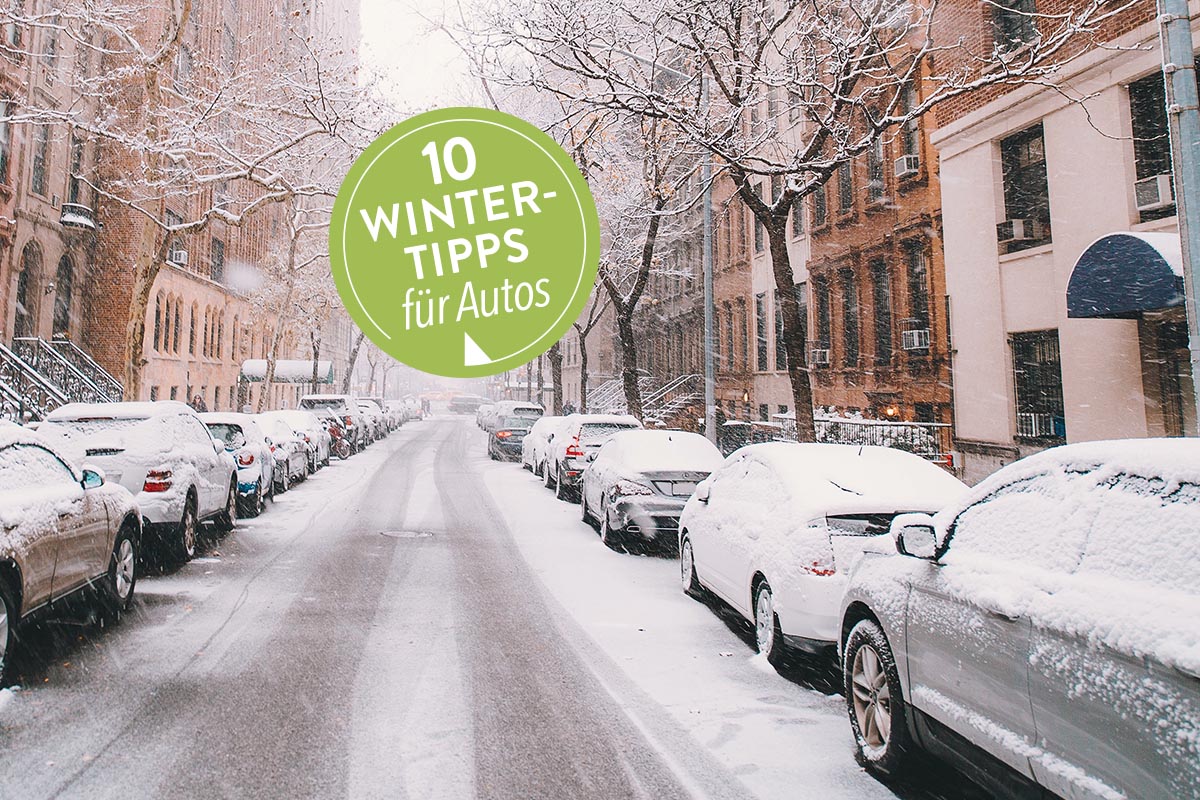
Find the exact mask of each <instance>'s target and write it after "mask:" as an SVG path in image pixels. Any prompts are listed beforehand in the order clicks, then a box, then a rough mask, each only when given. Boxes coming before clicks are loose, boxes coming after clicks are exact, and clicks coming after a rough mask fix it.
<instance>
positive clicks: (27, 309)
mask: <svg viewBox="0 0 1200 800" xmlns="http://www.w3.org/2000/svg"><path fill="white" fill-rule="evenodd" d="M41 274H42V253H41V251H40V250H39V249H38V248H37V245H35V244H34V243H33V242H29V243H28V244H26V245H25V249H24V250H22V251H21V274H20V275H18V276H17V297H16V305H15V307H14V308H13V312H14V315H15V317H16V319H14V320H13V336H15V337H18V338H20V337H22V336H33V332H34V329H35V328H36V326H37V316H36V313H37V297H36V294H35V292H34V290H33V289H32V288H31V287H32V286H36V285H37V283H38V282H40V281H39V278H40V277H41ZM30 295H34V296H32V297H31V296H30Z"/></svg>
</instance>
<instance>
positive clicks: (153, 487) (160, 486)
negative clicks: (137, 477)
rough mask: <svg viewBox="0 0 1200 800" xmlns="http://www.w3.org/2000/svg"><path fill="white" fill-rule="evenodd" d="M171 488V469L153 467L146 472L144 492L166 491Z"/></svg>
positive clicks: (143, 485)
mask: <svg viewBox="0 0 1200 800" xmlns="http://www.w3.org/2000/svg"><path fill="white" fill-rule="evenodd" d="M170 488H171V470H169V469H152V470H150V471H149V472H147V473H146V481H145V482H144V483H143V484H142V491H143V492H165V491H167V490H168V489H170Z"/></svg>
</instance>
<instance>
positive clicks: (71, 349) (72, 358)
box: [50, 339, 125, 403]
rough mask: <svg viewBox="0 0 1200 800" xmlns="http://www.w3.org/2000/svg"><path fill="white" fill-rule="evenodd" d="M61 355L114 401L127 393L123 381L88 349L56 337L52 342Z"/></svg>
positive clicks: (51, 344)
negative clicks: (98, 361) (114, 375)
mask: <svg viewBox="0 0 1200 800" xmlns="http://www.w3.org/2000/svg"><path fill="white" fill-rule="evenodd" d="M50 346H51V347H53V348H54V349H55V350H56V351H57V352H58V354H59V355H61V356H62V357H63V358H65V359H66V360H67V361H69V362H71V364H72V365H73V366H74V367H75V369H77V370H79V371H80V372H82V373H83V374H84V375H86V376H87V377H88V379H89V380H91V382H92V383H94V384H95V385H96V386H98V387H100V391H101V392H102V393H103V394H104V396H105V397H107V398H108V399H109V400H110V401H112V402H114V403H115V402H117V401H119V400H121V398H122V397H124V395H125V387H124V386H122V385H121V382H120V381H119V380H117V379H116V378H114V377H113V376H112V373H110V372H109V371H108V370H106V369H105V368H104V367H102V366H100V365H99V364H98V363H97V362H96V359H94V358H92V357H91V355H89V354H88V352H87V351H86V350H83V349H82V348H81V347H79V345H77V344H75V343H74V342H72V341H70V340H68V339H54V340H52V341H51V342H50Z"/></svg>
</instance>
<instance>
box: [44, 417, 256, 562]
mask: <svg viewBox="0 0 1200 800" xmlns="http://www.w3.org/2000/svg"><path fill="white" fill-rule="evenodd" d="M38 432H39V433H41V434H43V435H44V436H47V437H50V438H51V441H55V442H62V445H61V447H62V449H63V450H64V451H65V452H67V453H68V454H70V455H72V456H76V460H77V461H79V462H80V463H84V462H87V463H89V464H94V465H96V466H97V467H99V468H100V469H102V470H103V471H104V473H105V475H106V476H107V480H108V481H110V482H112V483H116V484H120V485H121V486H124V487H125V488H126V489H128V490H129V492H130V493H131V494H133V496H134V498H135V499H136V500H137V504H138V508H139V509H140V510H141V512H142V518H143V530H144V532H145V533H146V534H147V535H150V536H153V537H154V539H155V540H156V543H157V544H159V545H160V546H161V547H163V548H164V549H165V550H166V553H167V555H168V556H169V557H170V558H172V559H174V560H176V561H187V560H188V559H190V558H191V557H192V556H193V555H195V552H196V534H197V530H198V527H199V524H200V523H201V522H204V521H209V520H211V521H212V522H213V523H214V524H215V525H216V527H217V529H218V530H220V531H230V530H232V529H233V526H234V524H235V522H236V520H237V498H238V491H237V466H236V464H235V463H234V460H233V456H232V455H230V454H229V453H227V452H226V451H225V443H224V442H223V441H221V440H219V439H214V438H213V436H212V434H210V433H209V431H208V428H207V427H205V425H204V422H202V421H201V419H200V416H199V415H198V414H197V413H196V412H195V411H193V410H192V409H191V407H190V406H187V405H185V404H183V403H179V402H176V401H174V400H161V401H157V402H148V403H147V402H141V403H94V404H93V403H69V404H67V405H64V406H61V407H59V408H57V409H55V410H54V411H51V412H50V413H49V414H48V415H46V419H45V421H43V422H42V424H41V426H40V427H39V428H38Z"/></svg>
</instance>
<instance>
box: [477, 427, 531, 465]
mask: <svg viewBox="0 0 1200 800" xmlns="http://www.w3.org/2000/svg"><path fill="white" fill-rule="evenodd" d="M532 422H533V421H532V420H531V419H529V417H505V418H504V419H502V420H500V422H499V423H497V424H496V426H495V427H494V428H493V429H492V432H491V433H489V434H488V445H487V453H488V457H489V458H491V459H492V460H493V461H516V460H517V459H519V458H520V457H521V442H522V441H523V440H524V439H525V434H527V433H529V426H530V425H531V424H532Z"/></svg>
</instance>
